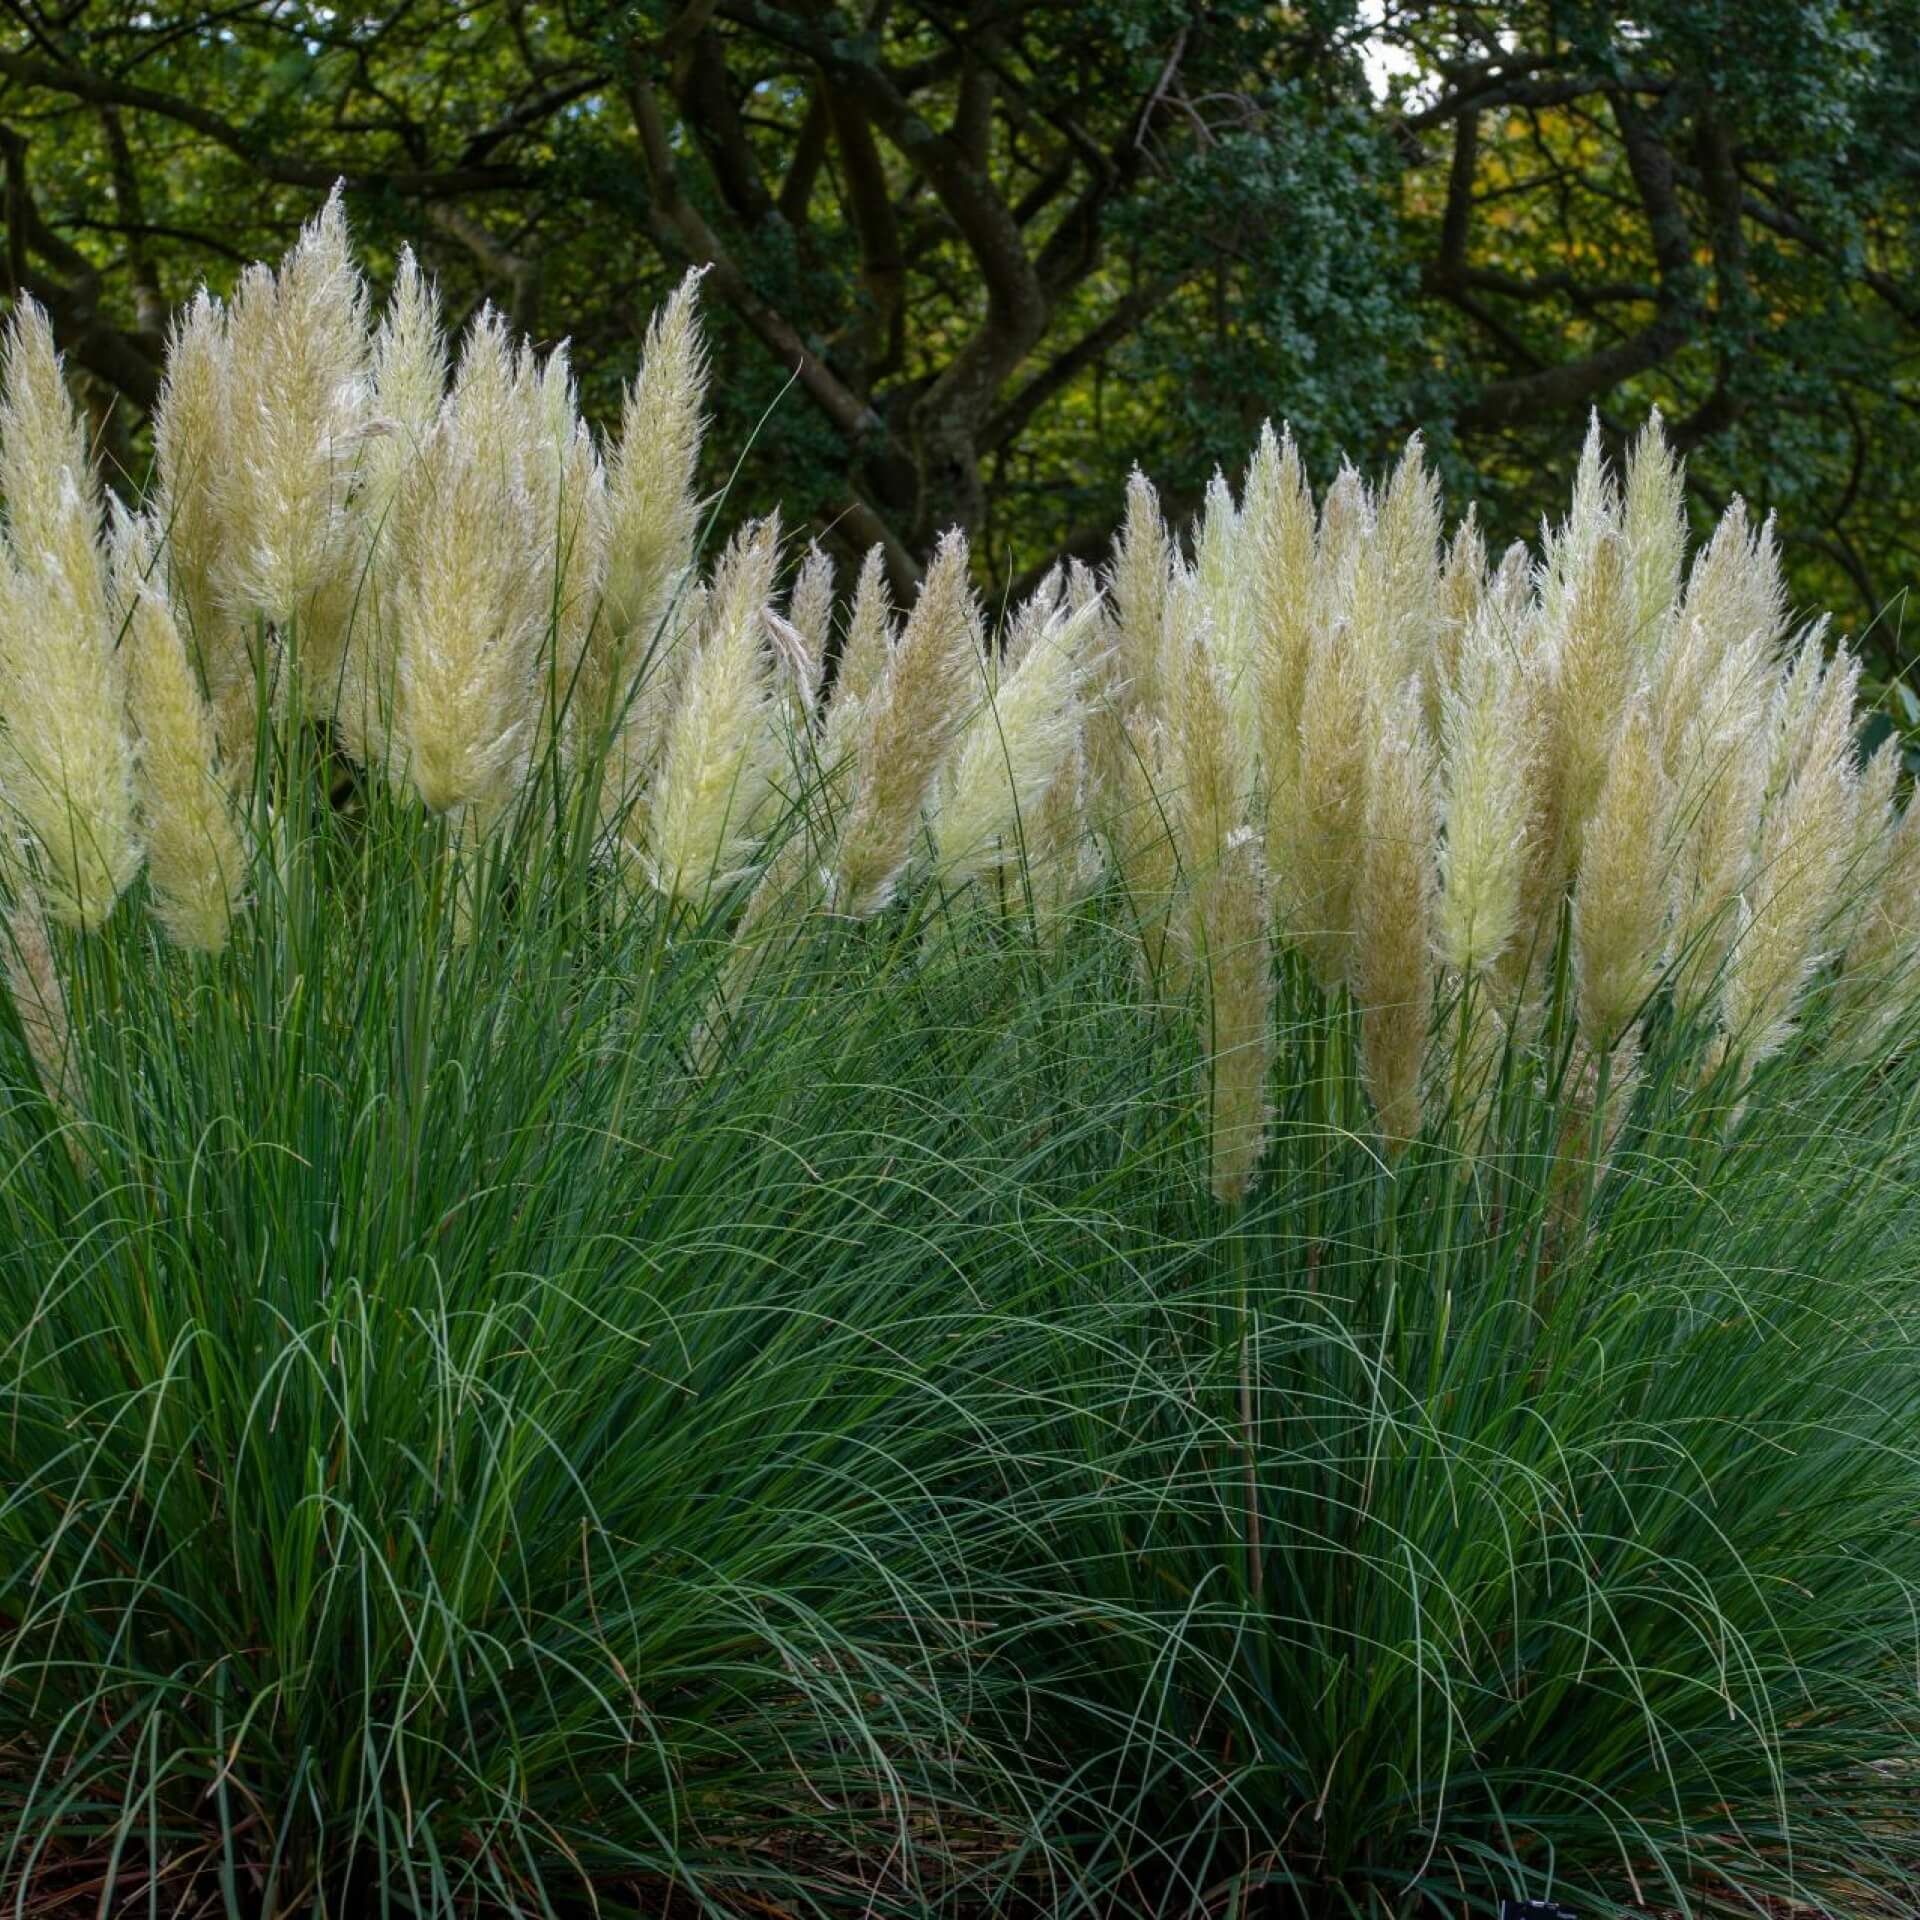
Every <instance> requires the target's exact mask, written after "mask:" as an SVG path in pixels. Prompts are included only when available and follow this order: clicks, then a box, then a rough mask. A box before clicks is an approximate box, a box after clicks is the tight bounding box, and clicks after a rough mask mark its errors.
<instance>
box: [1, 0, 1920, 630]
mask: <svg viewBox="0 0 1920 1920" xmlns="http://www.w3.org/2000/svg"><path fill="white" fill-rule="evenodd" d="M1916 48H1920V0H1859V3H1857V4H1839V3H1838V0H1647V3H1646V4H1644V5H1641V6H1638V7H1635V8H1634V9H1632V10H1631V11H1630V12H1629V11H1625V10H1622V9H1619V8H1615V7H1606V6H1599V5H1593V4H1587V0H1509V4H1502V5H1473V4H1460V3H1459V0H1447V4H1440V3H1439V0H1299V3H1298V4H1293V5H1268V6H1226V5H1218V6H1215V5H1203V4H1195V3H1194V0H1070V3H1069V0H978V3H975V4H968V3H967V0H913V3H912V4H909V3H908V0H868V4H866V5H865V6H864V7H862V8H859V9H856V8H853V7H836V6H832V5H828V4H823V3H822V0H673V3H672V4H668V3H666V0H640V3H639V4H635V3H634V0H564V3H563V4H559V5H551V6H534V5H529V4H525V0H466V3H462V0H393V4H390V5H388V6H386V7H384V8H380V9H377V10H376V9H363V8H356V7H350V6H323V5H318V4H308V3H307V0H215V3H214V4H206V5H193V6H181V5H155V4H152V0H64V4H63V3H62V0H5V12H4V19H3V20H0V154H4V159H5V167H6V187H7V198H6V220H7V236H8V269H9V276H10V284H11V286H12V288H13V289H15V290H16V291H19V290H24V291H28V292H31V293H32V294H34V295H35V296H36V297H37V298H39V299H40V300H41V301H43V302H44V303H45V304H46V306H47V307H48V308H49V310H50V312H51V314H52V316H53V318H54V322H55V326H56V329H57V332H58V335H59V338H60V340H61V343H62V345H63V346H64V347H65V349H66V351H67V352H68V354H69V357H70V359H71V361H72V362H73V363H74V364H75V365H76V366H77V367H78V368H80V369H83V370H84V372H85V374H86V375H88V376H89V377H90V379H91V382H92V386H93V389H94V393H95V397H96V399H97V402H98V412H99V417H100V420H101V422H102V431H103V437H104V438H105V441H106V444H107V446H108V449H109V452H110V454H111V455H112V456H113V457H114V458H116V459H118V460H119V461H121V462H122V463H124V464H125V465H127V466H128V467H129V468H130V469H131V470H133V471H135V472H137V471H138V469H139V466H140V461H141V449H142V445H143V442H142V437H141V436H142V431H143V428H142V421H143V418H144V413H145V410H146V408H147V407H148V406H149V404H150V403H151V401H152V399H153V396H154V391H155V384H156V380H157V369H158V365H159V357H160V349H161V344H162V341H163V338H164V332H165V328H166V325H167V321H168V315H169V312H170V310H171V309H172V308H173V307H175V306H176V305H177V304H178V303H179V302H181V301H182V300H183V299H184V298H185V297H186V296H187V295H188V294H189V293H190V292H191V291H192V289H193V287H194V286H195V285H196V284H197V283H198V282H199V281H201V280H203V279H204V280H206V281H208V282H209V283H210V284H212V285H213V286H214V288H215V290H216V291H218V290H220V289H221V288H222V286H223V285H224V284H225V283H226V282H227V281H228V280H230V278H231V276H232V275H233V274H234V273H235V272H236V271H237V268H238V266H239V264H240V263H242V262H244V261H246V260H249V259H252V258H254V257H256V256H259V255H269V256H270V255H272V254H274V253H276V252H278V251H279V249H280V248H281V247H282V246H283V245H284V244H285V243H286V242H287V241H288V240H289V239H290V237H291V235H292V233H293V231H294V230H295V228H296V226H297V225H298V223H299V221H300V220H301V219H302V218H303V217H305V216H306V215H308V214H310V213H311V211H312V209H313V207H314V205H315V204H316V202H317V201H318V199H319V198H320V197H321V196H322V195H323V194H324V193H325V192H326V191H327V190H328V189H329V188H330V187H331V186H332V184H333V183H334V181H335V180H336V179H343V180H344V181H345V183H346V189H347V195H348V205H349V207H350V210H351V212H352V215H353V218H354V221H355V224H356V228H357V230H358V232H359V235H360V237H361V241H362V244H363V247H364V248H365V250H366V252H367V256H368V259H369V261H370V264H371V265H372V267H373V268H374V270H375V272H376V273H377V274H378V273H384V272H389V271H391V269H392V267H393V265H394V263H395V261H396V259H397V256H398V252H399V249H400V247H401V246H402V244H407V243H410V244H412V245H413V246H414V247H415V248H416V250H417V251H418V252H419V253H420V255H421V256H422V258H423V260H424V261H425V263H426V264H427V265H428V266H429V267H430V269H431V270H432V271H433V273H434V274H435V275H436V276H437V277H438V279H439V280H440V282H441V284H442V286H443V288H444V290H445V292H446V294H447V296H448V299H449V303H450V305H451V307H452V309H453V311H454V312H455V313H456V315H457V314H459V313H462V312H465V311H471V310H476V309H477V308H478V306H479V305H480V303H481V302H483V301H486V300H491V301H493V302H495V303H496V304H498V305H499V306H500V307H502V308H503V309H504V310H505V311H506V312H507V314H508V315H509V317H510V318H511V320H512V321H513V322H514V323H515V324H516V325H518V326H520V327H523V328H525V329H527V330H529V331H530V332H532V333H534V334H535V335H536V336H539V337H542V338H546V339H553V338H558V337H561V336H566V337H569V338H570V339H571V340H572V342H573V352H574V357H575V361H576V364H577V366H578V368H579V369H580V372H581V376H582V379H583V383H584V387H585V391H586V394H587V397H588V401H589V404H590V406H591V407H592V408H593V409H594V410H596V411H597V412H599V413H600V414H601V415H603V416H605V415H608V414H610V413H611V412H612V411H613V410H615V409H616V408H617V406H618V397H619V387H620V383H621V381H622V380H623V379H625V378H626V377H628V376H630V374H631V372H632V370H633V366H634V362H635V359H636V356H637V352H638V346H639V341H640V338H641V334H642V331H643V329H644V325H645V321H646V318H647V316H648V314H649V312H650V311H651V309H652V308H653V306H654V305H655V304H656V302H657V301H658V299H659V298H660V297H661V296H662V295H663V294H664V292H665V290H666V289H667V288H668V287H669V286H670V285H671V284H672V282H673V281H674V280H675V279H677V278H678V277H679V276H680V275H681V274H682V273H683V272H684V271H685V270H686V268H687V266H688V265H689V264H705V265H707V266H708V267H709V269H710V270H709V272H708V275H707V277H706V281H705V295H704V299H705V305H706V309H707V313H708V319H709V326H710V328H711V330H712V332H713V334H714V338H715V352H716V359H717V364H718V368H719V378H718V380H717V381H716V387H715V393H716V409H717V412H718V414H719V416H720V417H719V419H718V421H717V429H718V430H717V431H716V432H715V433H714V435H713V436H712V437H711V440H710V442H709V444H710V445H712V446H713V447H715V448H716V449H720V450H724V451H725V453H726V455H727V457H728V458H729V459H731V458H732V457H733V456H735V455H738V456H739V468H738V471H737V473H736V472H734V471H732V469H731V468H728V469H725V470H722V469H716V470H715V471H714V472H712V473H711V474H710V475H709V476H708V477H709V479H710V480H711V481H712V483H713V484H714V485H715V486H719V485H721V484H723V483H727V482H729V481H731V483H732V492H731V493H730V494H729V507H730V510H731V509H734V508H737V509H738V510H739V511H747V510H753V509H757V508H759V507H762V506H764V505H765V504H767V503H768V502H769V501H770V500H772V499H774V498H778V499H779V500H781V501H782V502H783V504H784V505H785V506H786V507H787V509H788V511H789V513H790V514H791V515H797V516H798V517H799V518H800V519H801V520H803V521H806V522H809V523H811V525H812V526H813V528H814V530H815V531H816V532H818V533H820V534H821V535H822V536H823V537H824V538H826V539H828V540H829V541H831V542H833V543H836V544H838V545H839V546H840V547H841V548H842V549H843V550H846V551H851V550H852V549H854V548H857V547H863V546H865V545H866V544H868V543H870V542H873V541H876V540H878V541H882V542H884V543H885V545H886V548H887V552H888V557H889V563H890V566H891V567H892V569H893V571H894V572H895V574H896V576H898V577H899V578H901V579H903V580H904V579H906V578H910V577H911V576H912V575H913V574H914V573H915V572H916V571H917V569H918V567H919V565H920V564H921V562H922V561H923V560H924V558H925V557H926V555H927V553H928V552H929V550H930V548H931V544H932V541H933V538H934V536H935V534H936V533H937V532H938V531H939V530H940V529H941V528H943V527H944V526H946V525H949V524H952V523H956V522H957V523H959V524H961V525H964V526H965V527H967V529H968V530H969V531H970V533H971V534H972V535H973V536H974V541H975V545H976V549H977V550H978V551H980V552H981V553H983V554H984V555H985V556H987V558H988V560H989V561H990V563H991V564H992V565H993V567H994V568H995V569H996V570H997V574H998V577H999V578H1000V579H1001V580H1002V581H1010V580H1013V579H1016V578H1017V577H1018V576H1020V575H1021V574H1022V573H1024V572H1026V571H1027V570H1029V569H1031V568H1032V567H1034V566H1035V565H1037V564H1040V563H1042V562H1043V561H1044V560H1045V559H1046V558H1048V557H1050V556H1051V555H1052V554H1053V553H1055V552H1057V551H1059V550H1060V549H1062V548H1066V549H1069V550H1073V551H1077V552H1082V553H1086V554H1090V555H1091V554H1093V553H1096V552H1098V551H1099V550H1100V549H1101V548H1102V547H1103V546H1104V542H1105V539H1106V530H1107V529H1109V528H1110V527H1111V526H1112V524H1113V522H1114V519H1115V515H1116V509H1117V503H1118V499H1119V495H1120V490H1121V487H1122V484H1123V482H1124V479H1125V475H1126V470H1127V468H1128V466H1129V465H1130V464H1132V463H1133V462H1136V461H1137V462H1139V463H1140V464H1141V465H1143V466H1145V467H1147V468H1148V469H1150V470H1151V471H1152V472H1154V474H1155V475H1156V477H1157V478H1159V479H1160V480H1161V481H1162V482H1163V484H1164V486H1165V488H1166V490H1167V493H1168V495H1169V497H1170V499H1171V500H1172V501H1173V502H1175V503H1176V504H1197V502H1198V500H1199V497H1200V495H1201V493H1202V491H1203V490H1204V487H1205V485H1206V482H1207V479H1208V476H1209V475H1210V473H1211V472H1212V470H1213V469H1214V467H1215V466H1216V464H1224V465H1226V466H1227V467H1228V468H1229V469H1231V468H1233V467H1234V466H1236V465H1237V464H1238V463H1239V461H1240V460H1241V459H1242V458H1243V457H1244V454H1245V451H1246V449H1247V447H1248V446H1249V444H1250V442H1251V440H1252V437H1253V435H1254V433H1255V432H1256V430H1257V428H1258V425H1259V423H1260V421H1261V419H1262V418H1263V417H1266V416H1268V415H1272V416H1274V417H1276V418H1279V417H1285V418H1287V419H1289V420H1290V421H1291V422H1292V424H1293V428H1294V431H1295V433H1296V435H1297V436H1298V437H1299V438H1300V440H1301V442H1302V444H1303V447H1304V448H1305V450H1306V451H1307V453H1308V455H1309V456H1310V458H1311V459H1312V460H1313V461H1314V462H1315V463H1316V464H1317V465H1318V467H1319V468H1320V469H1322V470H1323V471H1324V470H1326V469H1328V468H1330V467H1331V466H1332V464H1333V463H1334V462H1335V461H1336V460H1337V459H1338V458H1339V457H1340V455H1341V454H1342V453H1345V454H1346V455H1349V456H1351V457H1352V458H1353V459H1354V460H1356V461H1357V462H1359V463H1361V464H1363V465H1373V466H1377V465H1379V464H1380V463H1381V462H1382V461H1384V460H1385V458H1386V457H1387V456H1388V455H1389V453H1390V452H1391V450H1392V449H1393V447H1394V446H1395V445H1396V444H1397V443H1398V442H1399V441H1400V440H1402V439H1404V437H1405V436H1406V435H1407V434H1408V433H1409V432H1411V431H1413V430H1414V429H1416V428H1419V429H1423V430H1424V431H1425V433H1426V435H1427V438H1428V441H1429V445H1430V447H1431V449H1432V451H1433V454H1434V457H1435V458H1436V459H1437V460H1438V462H1439V463H1440V466H1441V468H1442V471H1443V473H1444V475H1445V476H1446V478H1447V481H1448V484H1449V487H1450V489H1451V490H1452V491H1453V493H1454V494H1455V504H1456V505H1464V504H1466V502H1467V501H1468V500H1469V499H1473V500H1475V501H1476V502H1477V504H1478V506H1479V510H1480V512H1481V514H1482V517H1483V518H1484V520H1485V521H1486V522H1487V525H1488V529H1489V532H1490V533H1491V534H1492V536H1493V537H1495V538H1496V539H1499V538H1505V537H1510V536H1513V535H1517V534H1519V533H1523V532H1525V531H1526V530H1527V528H1528V526H1529V525H1530V523H1531V521H1532V520H1533V519H1534V518H1535V517H1536V516H1537V515H1538V513H1539V511H1540V510H1541V507H1542V506H1543V505H1544V503H1546V502H1548V501H1550V500H1552V499H1555V498H1556V497H1561V496H1563V494H1564V491H1565V486H1566V482H1567V476H1568V472H1569V470H1570V468H1571V464H1572V462H1573V459H1574V458H1575V456H1576V454H1577V451H1578V447H1579V444H1580V441H1581V439H1582V437H1583V434H1584V431H1585V427H1586V423H1587V418H1588V415H1589V411H1590V410H1593V409H1597V410H1598V413H1599V416H1600V419H1601V422H1602V425H1603V428H1604V429H1605V431H1606V432H1607V433H1608V434H1609V435H1610V436H1614V437H1619V438H1624V436H1625V435H1626V434H1628V433H1629V432H1630V431H1632V430H1633V429H1634V428H1635V427H1636V426H1637V425H1638V424H1639V423H1640V421H1641V420H1643V419H1644V418H1645V416H1646V414H1647V412H1648V410H1649V409H1650V407H1652V406H1653V405H1655V404H1657V405H1659V406H1660V407H1661V408H1662V409H1663V411H1664V412H1665V414H1666V417H1667V420H1668V424H1669V430H1670V432H1671V433H1672V435H1673V437H1674V439H1675V441H1676V442H1677V444H1678V445H1679V446H1680V448H1681V449H1682V450H1683V451H1685V452H1686V453H1687V454H1688V456H1689V462H1690V464H1689V484H1690V486H1691V487H1692V489H1693V490H1694V493H1695V496H1696V501H1697V504H1698V506H1699V509H1700V511H1701V513H1702V514H1703V515H1704V514H1705V513H1707V512H1709V511H1711V510H1713V509H1715V508H1717V507H1718V506H1720V505H1721V504H1723V503H1724V501H1725V499H1726V498H1727V497H1728V496H1729V495H1730V494H1732V493H1733V492H1736V491H1738V492H1741V493H1744V494H1745V495H1746V496H1747V498H1748V500H1749V502H1750V503H1751V504H1752V505H1754V506H1755V507H1756V508H1758V509H1759V510H1761V511H1766V510H1769V509H1773V508H1778V509H1779V511H1780V515H1781V523H1782V533H1783V537H1784V539H1785V541H1786V544H1787V551H1788V555H1789V560H1790V563H1791V564H1792V566H1793V567H1794V569H1795V579H1796V586H1797V587H1798V589H1799V590H1800V592H1801V593H1802V594H1803V595H1804V596H1805V597H1806V598H1808V599H1813V598H1815V597H1818V598H1820V599H1822V600H1826V601H1830V602H1832V603H1833V604H1835V605H1836V606H1838V607H1839V608H1840V609H1841V611H1842V613H1843V616H1844V617H1845V619H1846V621H1847V622H1848V624H1849V625H1850V626H1852V627H1853V628H1854V629H1855V630H1856V631H1858V630H1861V629H1863V628H1865V627H1866V626H1867V625H1868V624H1869V623H1870V622H1872V621H1874V620H1875V618H1876V616H1879V617H1880V627H1879V629H1878V634H1877V637H1878V638H1879V639H1880V640H1881V641H1882V643H1883V644H1886V645H1889V646H1891V645H1892V644H1894V642H1895V640H1896V632H1897V622H1898V618H1899V613H1900V608H1899V604H1898V596H1899V593H1900V591H1901V589H1902V588H1903V587H1904V585H1905V584H1906V583H1907V582H1909V581H1910V580H1911V579H1912V577H1913V574H1914V571H1915V569H1916V566H1920V532H1917V531H1916V525H1915V516H1914V514H1913V511H1912V506H1913V503H1914V502H1915V500H1916V499H1920V274H1916V271H1915V259H1916V250H1917V234H1916V223H1917V222H1920V134H1917V133H1916V128H1917V127H1920V58H1916V53H1915V50H1916ZM742 449H744V452H742V451H741V450H742Z"/></svg>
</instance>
